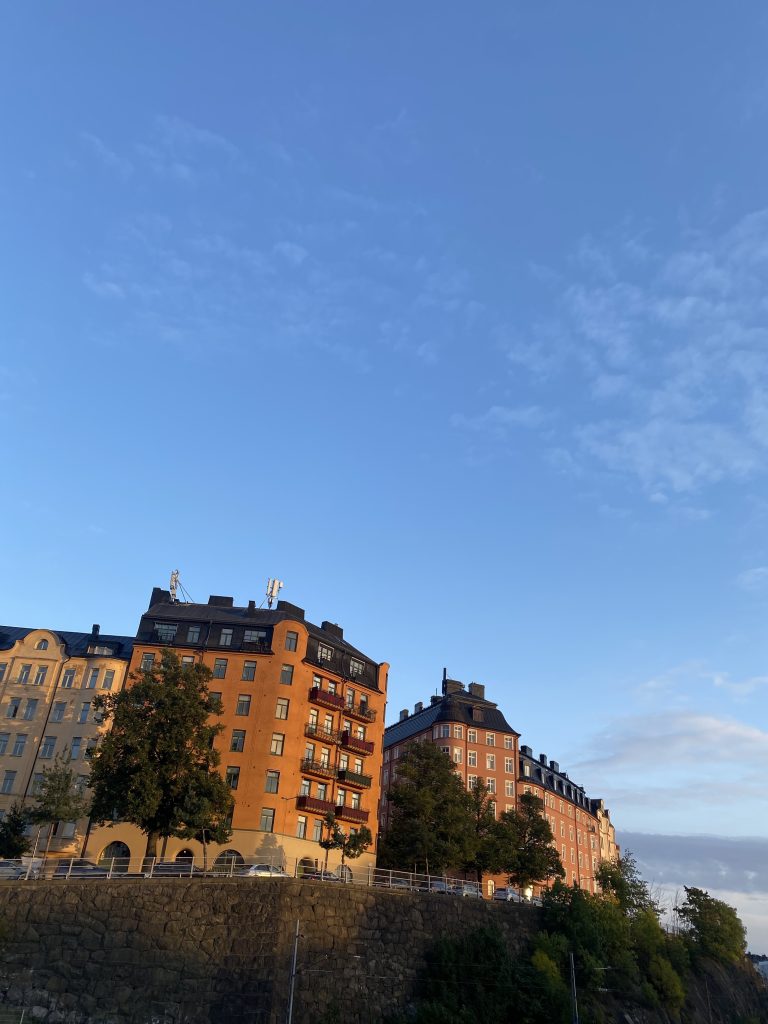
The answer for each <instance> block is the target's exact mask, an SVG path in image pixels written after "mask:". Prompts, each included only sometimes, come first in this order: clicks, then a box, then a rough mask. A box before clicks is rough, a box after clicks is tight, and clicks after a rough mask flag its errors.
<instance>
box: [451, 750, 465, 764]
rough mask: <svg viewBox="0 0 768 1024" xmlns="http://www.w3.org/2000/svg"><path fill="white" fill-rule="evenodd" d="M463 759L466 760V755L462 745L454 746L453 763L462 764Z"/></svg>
mask: <svg viewBox="0 0 768 1024" xmlns="http://www.w3.org/2000/svg"><path fill="white" fill-rule="evenodd" d="M463 760H464V756H463V751H462V749H461V747H454V748H453V763H454V764H461V763H462V761H463Z"/></svg>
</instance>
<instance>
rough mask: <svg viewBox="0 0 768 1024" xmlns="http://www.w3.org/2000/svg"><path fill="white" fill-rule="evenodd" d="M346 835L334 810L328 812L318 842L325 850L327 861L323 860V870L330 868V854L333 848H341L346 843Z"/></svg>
mask: <svg viewBox="0 0 768 1024" xmlns="http://www.w3.org/2000/svg"><path fill="white" fill-rule="evenodd" d="M345 839H346V836H345V835H344V833H343V832H342V830H341V826H340V825H339V823H338V821H337V820H336V815H335V814H334V813H333V811H328V813H327V814H326V815H325V817H324V818H323V827H322V829H321V830H320V838H319V839H318V844H319V845H320V846H321V847H322V849H323V850H325V861H324V862H323V871H327V870H328V854H329V853H330V852H331V850H340V849H341V848H342V846H343V845H344V841H345Z"/></svg>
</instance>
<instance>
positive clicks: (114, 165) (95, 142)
mask: <svg viewBox="0 0 768 1024" xmlns="http://www.w3.org/2000/svg"><path fill="white" fill-rule="evenodd" d="M80 139H81V141H82V143H83V145H84V146H85V147H86V149H87V150H88V151H89V152H90V153H91V154H92V155H93V156H95V157H96V159H97V160H98V161H99V163H101V164H102V165H103V166H104V167H106V168H107V169H108V170H110V171H114V172H115V173H116V174H118V175H119V176H120V177H121V178H129V177H130V176H131V175H132V174H133V164H132V163H131V161H130V160H128V159H126V158H125V157H123V156H120V154H119V153H116V152H115V150H114V149H110V147H109V146H108V145H107V144H106V142H104V140H103V139H100V138H99V136H98V135H94V133H93V132H81V133H80Z"/></svg>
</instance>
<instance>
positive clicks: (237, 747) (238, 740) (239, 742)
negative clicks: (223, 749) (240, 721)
mask: <svg viewBox="0 0 768 1024" xmlns="http://www.w3.org/2000/svg"><path fill="white" fill-rule="evenodd" d="M244 748H245V729H233V730H232V741H231V743H230V744H229V749H230V750H232V751H234V752H235V753H236V754H242V752H243V749H244Z"/></svg>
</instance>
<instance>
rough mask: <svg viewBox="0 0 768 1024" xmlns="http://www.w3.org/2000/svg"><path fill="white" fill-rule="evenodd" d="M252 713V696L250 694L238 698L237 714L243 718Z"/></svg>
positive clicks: (243, 694)
mask: <svg viewBox="0 0 768 1024" xmlns="http://www.w3.org/2000/svg"><path fill="white" fill-rule="evenodd" d="M250 713H251V695H250V693H241V694H240V695H239V696H238V698H237V707H236V708H235V714H236V715H240V716H241V717H243V718H244V717H246V716H247V715H249V714H250Z"/></svg>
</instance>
